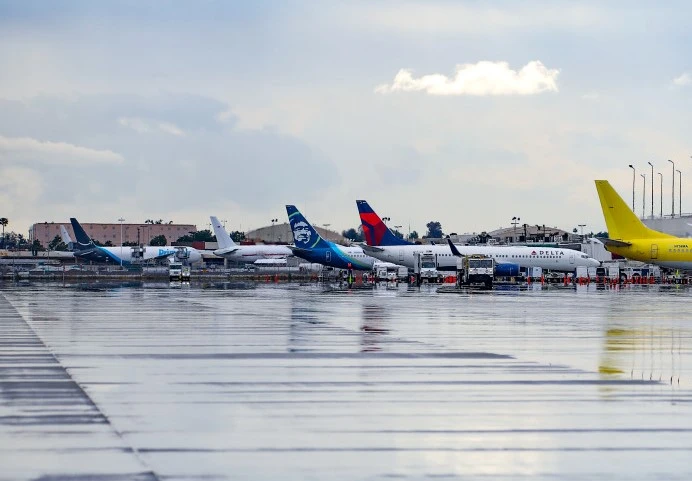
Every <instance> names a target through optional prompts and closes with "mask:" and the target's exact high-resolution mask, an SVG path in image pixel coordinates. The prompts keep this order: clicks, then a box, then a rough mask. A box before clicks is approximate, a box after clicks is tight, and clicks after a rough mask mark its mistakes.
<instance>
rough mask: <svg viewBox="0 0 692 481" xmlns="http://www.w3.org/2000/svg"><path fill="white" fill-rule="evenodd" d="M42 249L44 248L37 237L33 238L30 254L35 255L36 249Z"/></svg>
mask: <svg viewBox="0 0 692 481" xmlns="http://www.w3.org/2000/svg"><path fill="white" fill-rule="evenodd" d="M42 250H44V249H43V246H42V245H41V242H40V241H39V240H38V239H34V242H33V243H32V244H31V255H33V256H35V255H37V254H38V251H42Z"/></svg>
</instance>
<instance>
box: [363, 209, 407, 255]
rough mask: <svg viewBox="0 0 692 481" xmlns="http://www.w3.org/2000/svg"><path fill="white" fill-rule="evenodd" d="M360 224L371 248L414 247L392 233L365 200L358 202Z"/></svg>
mask: <svg viewBox="0 0 692 481" xmlns="http://www.w3.org/2000/svg"><path fill="white" fill-rule="evenodd" d="M356 205H357V206H358V213H359V214H360V223H361V225H362V226H363V234H365V242H367V244H368V245H370V246H408V245H412V243H411V242H407V241H405V240H404V239H400V238H399V237H397V236H395V235H394V234H393V233H392V231H390V230H389V228H388V227H387V226H386V225H385V223H384V222H382V219H380V216H379V215H377V214H376V213H375V211H374V210H372V207H370V204H368V203H367V201H365V200H357V201H356Z"/></svg>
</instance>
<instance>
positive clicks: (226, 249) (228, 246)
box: [209, 216, 293, 263]
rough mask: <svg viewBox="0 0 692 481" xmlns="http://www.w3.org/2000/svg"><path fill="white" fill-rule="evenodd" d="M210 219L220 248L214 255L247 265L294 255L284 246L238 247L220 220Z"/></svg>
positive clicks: (212, 217)
mask: <svg viewBox="0 0 692 481" xmlns="http://www.w3.org/2000/svg"><path fill="white" fill-rule="evenodd" d="M209 219H211V226H212V228H213V229H214V235H215V236H216V241H217V242H218V243H219V248H218V249H216V250H215V251H214V255H217V256H219V257H223V258H225V259H229V260H232V261H236V262H245V263H253V262H255V261H257V260H260V259H285V258H286V257H288V256H292V255H293V252H292V251H291V249H289V248H288V247H287V246H282V245H251V246H246V245H238V244H236V243H235V242H233V239H231V236H230V235H228V232H226V229H224V227H223V226H222V225H221V222H219V219H217V218H216V217H214V216H211V217H209Z"/></svg>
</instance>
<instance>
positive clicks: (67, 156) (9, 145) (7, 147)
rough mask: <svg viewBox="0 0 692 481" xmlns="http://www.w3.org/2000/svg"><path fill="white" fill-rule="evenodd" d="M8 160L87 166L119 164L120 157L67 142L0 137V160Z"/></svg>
mask: <svg viewBox="0 0 692 481" xmlns="http://www.w3.org/2000/svg"><path fill="white" fill-rule="evenodd" d="M6 157H7V158H10V160H19V159H27V158H29V159H31V160H34V161H36V162H39V163H42V164H53V165H89V164H91V163H93V162H98V163H105V164H109V163H121V162H123V161H124V159H123V157H122V155H120V154H118V153H115V152H113V151H111V150H96V149H91V148H88V147H82V146H79V145H74V144H68V143H67V142H50V141H41V140H36V139H33V138H31V137H3V136H2V135H0V158H6Z"/></svg>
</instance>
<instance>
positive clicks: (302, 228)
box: [286, 205, 394, 271]
mask: <svg viewBox="0 0 692 481" xmlns="http://www.w3.org/2000/svg"><path fill="white" fill-rule="evenodd" d="M286 213H287V214H288V222H289V223H290V224H291V230H292V231H293V241H294V243H295V246H290V249H291V250H292V251H293V253H294V254H295V255H297V256H298V257H300V258H302V259H305V260H306V261H309V262H316V263H319V264H322V265H325V266H330V267H336V268H337V269H349V268H350V269H355V270H360V271H369V270H372V269H373V268H374V266H376V265H387V266H391V267H393V266H394V264H391V263H388V262H380V261H378V260H377V259H375V258H373V257H370V256H368V255H366V254H365V253H364V252H363V249H361V248H360V247H359V246H350V247H345V246H342V245H339V244H335V243H334V242H330V241H326V240H324V239H323V238H322V236H320V235H319V233H318V232H317V231H316V230H315V229H314V228H313V227H312V225H311V224H310V223H309V222H308V221H307V219H306V218H305V217H303V214H301V213H300V212H299V211H298V209H297V208H296V206H294V205H287V206H286Z"/></svg>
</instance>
